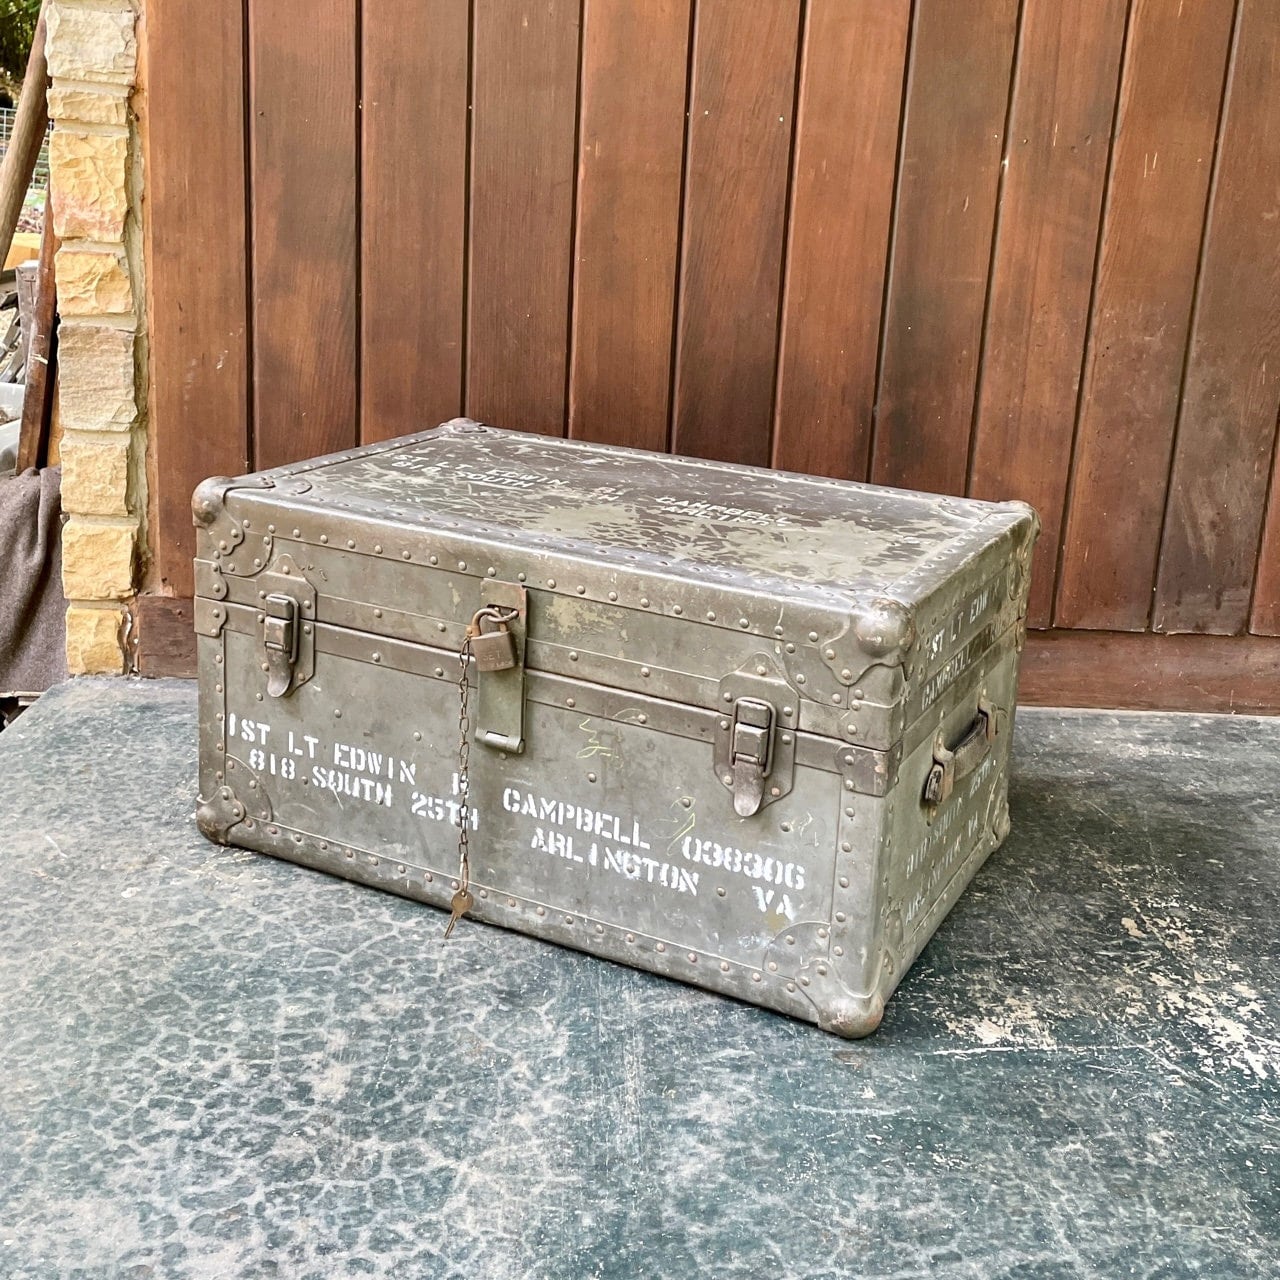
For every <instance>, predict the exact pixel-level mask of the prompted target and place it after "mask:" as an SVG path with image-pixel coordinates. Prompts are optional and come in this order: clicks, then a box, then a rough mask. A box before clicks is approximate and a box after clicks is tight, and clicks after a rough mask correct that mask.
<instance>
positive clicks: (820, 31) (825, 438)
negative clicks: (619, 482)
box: [773, 0, 910, 480]
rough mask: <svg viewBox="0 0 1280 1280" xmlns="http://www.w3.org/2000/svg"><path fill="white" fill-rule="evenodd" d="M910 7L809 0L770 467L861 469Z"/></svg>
mask: <svg viewBox="0 0 1280 1280" xmlns="http://www.w3.org/2000/svg"><path fill="white" fill-rule="evenodd" d="M909 16H910V6H909V5H907V4H897V3H894V4H885V3H883V0H810V3H809V10H808V16H807V19H806V22H805V36H804V51H803V54H802V64H801V73H800V97H799V109H798V112H797V121H796V143H795V160H794V173H793V178H792V198H791V230H790V235H789V239H788V250H787V273H786V289H785V291H784V296H783V316H782V334H781V348H780V352H779V368H778V395H777V410H776V419H775V423H774V442H773V465H774V466H775V467H783V468H785V469H787V470H790V471H806V472H812V473H816V474H820V475H828V476H836V477H839V478H841V479H845V480H863V479H865V478H866V475H867V465H868V457H869V454H870V449H871V418H872V413H873V410H874V406H875V381H876V356H877V346H878V343H879V337H880V308H881V303H882V301H883V299H884V273H885V265H886V260H887V257H888V243H889V221H890V216H891V213H892V204H893V182H894V171H895V167H896V164H897V151H898V126H899V119H900V116H901V112H902V82H903V74H904V71H905V65H904V64H905V59H906V45H907V30H908V26H909V22H908V19H909Z"/></svg>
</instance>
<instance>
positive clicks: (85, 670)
mask: <svg viewBox="0 0 1280 1280" xmlns="http://www.w3.org/2000/svg"><path fill="white" fill-rule="evenodd" d="M123 626H124V610H123V609H85V608H81V607H80V606H79V605H74V604H73V605H72V606H71V607H70V608H69V609H68V610H67V670H68V671H69V672H70V673H71V675H73V676H102V675H111V676H118V675H119V674H120V673H121V672H122V671H123V670H124V650H123V648H122V647H121V644H120V636H121V634H122V628H123Z"/></svg>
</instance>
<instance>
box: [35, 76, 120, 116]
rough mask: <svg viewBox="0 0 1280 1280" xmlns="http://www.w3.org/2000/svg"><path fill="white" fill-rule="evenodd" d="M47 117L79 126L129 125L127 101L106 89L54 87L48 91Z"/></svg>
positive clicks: (59, 85)
mask: <svg viewBox="0 0 1280 1280" xmlns="http://www.w3.org/2000/svg"><path fill="white" fill-rule="evenodd" d="M49 118H50V119H51V120H57V121H60V122H65V121H72V122H76V123H80V124H113V125H121V126H123V125H126V124H128V123H129V100H128V98H126V97H125V96H124V95H123V94H121V93H114V92H112V91H111V90H109V89H90V88H86V87H85V86H83V85H62V84H55V85H52V86H51V87H50V89H49Z"/></svg>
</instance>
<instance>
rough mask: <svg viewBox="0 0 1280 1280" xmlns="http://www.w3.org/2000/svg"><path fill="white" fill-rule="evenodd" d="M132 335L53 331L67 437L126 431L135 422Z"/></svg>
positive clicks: (73, 327)
mask: <svg viewBox="0 0 1280 1280" xmlns="http://www.w3.org/2000/svg"><path fill="white" fill-rule="evenodd" d="M133 344H134V335H133V334H132V333H130V332H128V331H127V330H124V329H112V328H109V327H108V326H107V325H98V324H64V325H62V326H61V328H60V329H59V330H58V411H59V414H60V415H61V418H62V425H63V427H64V428H66V429H67V430H70V431H128V430H129V429H130V428H131V427H132V426H133V424H134V421H135V420H136V418H137V416H138V405H137V398H136V396H135V394H134V366H133Z"/></svg>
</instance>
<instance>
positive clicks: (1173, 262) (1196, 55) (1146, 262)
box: [1055, 0, 1233, 631]
mask: <svg viewBox="0 0 1280 1280" xmlns="http://www.w3.org/2000/svg"><path fill="white" fill-rule="evenodd" d="M1232 17H1233V4H1232V2H1231V0H1200V3H1197V4H1186V3H1178V0H1137V3H1136V4H1135V6H1134V11H1133V16H1132V18H1131V20H1130V33H1129V43H1128V48H1127V51H1126V55H1125V64H1126V65H1125V68H1124V71H1123V79H1122V84H1121V91H1120V105H1119V109H1118V116H1117V124H1116V140H1115V144H1114V154H1113V158H1112V173H1111V183H1110V190H1109V192H1108V196H1107V210H1106V215H1105V219H1104V226H1103V241H1102V247H1101V251H1100V254H1101V257H1100V262H1099V268H1098V278H1097V286H1096V291H1095V297H1094V306H1093V316H1092V323H1091V332H1090V338H1089V343H1088V353H1087V356H1086V360H1085V372H1084V385H1083V391H1082V395H1081V407H1080V420H1079V424H1078V427H1077V440H1076V451H1075V459H1074V464H1073V465H1074V480H1073V483H1072V487H1071V496H1070V500H1069V503H1068V515H1067V528H1066V535H1065V545H1064V549H1063V557H1062V572H1061V578H1060V581H1059V584H1058V600H1057V606H1056V612H1055V618H1056V621H1057V622H1058V623H1059V625H1065V626H1077V627H1097V628H1104V629H1114V630H1127V631H1139V630H1142V629H1143V628H1144V627H1146V625H1147V622H1148V619H1149V617H1150V614H1151V600H1152V589H1153V587H1154V583H1155V569H1156V556H1157V552H1158V549H1159V542H1160V522H1161V516H1162V512H1163V510H1164V502H1165V492H1166V488H1167V483H1168V475H1169V459H1170V451H1171V448H1172V444H1173V431H1174V421H1175V418H1176V415H1177V408H1178V391H1179V384H1180V380H1181V376H1182V366H1183V356H1184V354H1185V350H1186V342H1187V328H1188V324H1189V321H1190V312H1191V300H1192V293H1193V289H1194V285H1195V277H1196V264H1197V261H1198V259H1199V250H1200V238H1201V229H1202V225H1203V220H1204V212H1205V194H1206V190H1207V187H1208V183H1209V174H1210V170H1211V168H1212V161H1213V145H1214V137H1215V134H1216V130H1217V119H1218V107H1219V104H1220V101H1221V97H1222V85H1223V75H1224V71H1225V67H1226V58H1227V48H1228V44H1229V41H1230V36H1231V27H1232Z"/></svg>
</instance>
